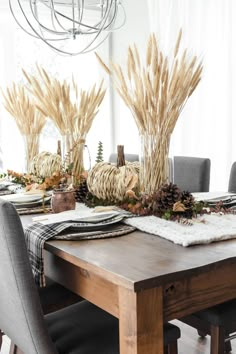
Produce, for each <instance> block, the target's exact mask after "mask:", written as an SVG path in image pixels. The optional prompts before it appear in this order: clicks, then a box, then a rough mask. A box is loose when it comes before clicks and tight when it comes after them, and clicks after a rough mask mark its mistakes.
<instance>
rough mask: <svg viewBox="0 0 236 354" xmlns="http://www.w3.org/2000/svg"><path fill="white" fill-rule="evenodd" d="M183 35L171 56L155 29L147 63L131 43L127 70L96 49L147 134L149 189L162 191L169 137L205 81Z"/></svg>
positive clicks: (144, 160) (145, 164)
mask: <svg viewBox="0 0 236 354" xmlns="http://www.w3.org/2000/svg"><path fill="white" fill-rule="evenodd" d="M181 37H182V30H180V32H179V35H178V38H177V41H176V45H175V48H174V52H173V57H171V58H168V57H167V56H165V55H164V54H163V52H162V51H161V50H160V48H159V45H158V41H157V38H156V36H155V35H154V34H151V35H150V37H149V40H148V44H147V50H146V58H145V62H144V63H142V61H141V57H140V55H139V52H138V50H137V48H136V46H135V45H134V46H133V47H129V48H128V54H127V65H126V69H124V68H122V67H121V66H120V65H119V64H115V63H113V62H111V63H110V66H108V65H106V64H105V63H104V62H103V60H102V59H101V58H100V57H99V55H98V54H96V56H97V58H98V60H99V62H100V64H101V65H102V67H103V68H104V70H105V71H106V73H108V74H109V75H112V78H113V80H114V85H115V88H116V90H117V92H118V93H119V95H120V97H121V98H122V99H123V101H124V102H125V104H126V105H127V106H128V107H129V109H130V111H131V112H132V115H133V117H134V119H135V122H136V125H137V127H138V130H139V133H140V135H141V136H142V137H143V142H144V149H143V157H142V164H143V166H142V169H141V170H142V173H143V175H142V176H141V179H142V184H143V188H144V189H145V191H147V192H153V191H155V190H157V189H158V188H159V186H160V184H162V183H164V182H166V179H167V174H168V172H167V171H168V162H167V161H168V160H167V158H168V153H169V141H170V136H171V134H172V132H173V130H174V128H175V125H176V122H177V120H178V118H179V115H180V113H181V111H182V109H183V107H184V106H185V104H186V102H187V100H188V98H189V97H190V96H191V95H192V93H193V91H194V90H195V89H196V87H197V85H198V84H199V82H200V80H201V75H202V69H203V67H202V63H201V62H199V61H198V60H197V57H193V58H191V56H190V55H189V54H188V53H187V49H185V50H184V51H183V53H182V54H180V43H181ZM150 137H151V138H150ZM148 140H149V141H148ZM150 140H151V141H152V142H150ZM150 145H151V146H150ZM150 148H151V149H150ZM164 161H165V162H164Z"/></svg>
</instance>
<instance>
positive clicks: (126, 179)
mask: <svg viewBox="0 0 236 354" xmlns="http://www.w3.org/2000/svg"><path fill="white" fill-rule="evenodd" d="M121 154H122V149H121ZM123 155H124V153H123ZM119 156H120V150H119V149H118V164H117V165H115V164H112V163H108V162H99V163H97V164H96V165H95V166H94V167H93V168H92V169H91V170H90V171H89V173H88V177H87V185H88V189H89V191H90V193H92V194H93V195H95V196H96V197H97V198H99V199H102V200H109V201H111V202H116V201H122V200H123V199H124V197H125V195H126V192H127V191H128V190H130V189H132V188H133V187H134V186H135V187H137V186H138V174H139V163H138V162H128V161H124V158H121V159H119ZM119 161H124V163H125V164H124V165H123V166H120V163H119Z"/></svg>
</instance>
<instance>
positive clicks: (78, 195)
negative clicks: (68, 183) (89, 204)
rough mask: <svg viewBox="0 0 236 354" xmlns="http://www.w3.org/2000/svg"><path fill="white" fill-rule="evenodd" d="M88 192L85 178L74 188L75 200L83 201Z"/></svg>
mask: <svg viewBox="0 0 236 354" xmlns="http://www.w3.org/2000/svg"><path fill="white" fill-rule="evenodd" d="M88 192H89V190H88V186H87V181H86V179H83V180H81V182H80V183H79V185H78V186H77V187H76V188H75V200H76V201H77V202H79V203H84V202H85V200H86V196H87V194H88Z"/></svg>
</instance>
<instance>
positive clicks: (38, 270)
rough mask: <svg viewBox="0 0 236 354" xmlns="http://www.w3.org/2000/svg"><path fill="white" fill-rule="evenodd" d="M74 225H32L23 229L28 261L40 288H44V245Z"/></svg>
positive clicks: (68, 223)
mask: <svg viewBox="0 0 236 354" xmlns="http://www.w3.org/2000/svg"><path fill="white" fill-rule="evenodd" d="M74 224H75V223H72V222H65V223H60V224H51V225H43V224H40V223H34V224H31V225H29V226H28V227H27V228H25V239H26V245H27V248H28V253H29V259H30V263H31V267H32V271H33V275H34V278H35V282H36V284H37V285H39V286H40V287H44V286H46V282H45V276H44V264H43V248H44V243H45V242H46V241H47V240H49V239H50V238H53V237H54V236H56V235H58V234H60V233H61V232H62V231H64V230H66V229H69V228H70V227H72V226H74Z"/></svg>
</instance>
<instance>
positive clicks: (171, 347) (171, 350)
mask: <svg viewBox="0 0 236 354" xmlns="http://www.w3.org/2000/svg"><path fill="white" fill-rule="evenodd" d="M166 353H167V354H178V344H177V341H175V342H172V343H170V344H168V345H167V351H166Z"/></svg>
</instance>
